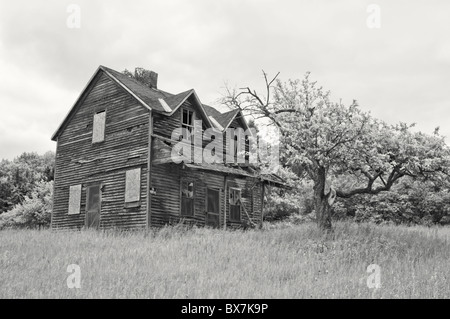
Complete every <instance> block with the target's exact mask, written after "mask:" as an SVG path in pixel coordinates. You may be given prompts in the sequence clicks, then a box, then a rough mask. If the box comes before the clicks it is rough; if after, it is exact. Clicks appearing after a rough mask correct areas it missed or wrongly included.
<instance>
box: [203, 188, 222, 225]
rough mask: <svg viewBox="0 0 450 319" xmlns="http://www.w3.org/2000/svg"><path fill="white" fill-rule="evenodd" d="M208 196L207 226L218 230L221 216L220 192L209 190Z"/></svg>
mask: <svg viewBox="0 0 450 319" xmlns="http://www.w3.org/2000/svg"><path fill="white" fill-rule="evenodd" d="M206 195H207V196H206V226H212V227H217V228H218V227H219V214H220V191H219V190H215V189H210V188H208V189H207V191H206Z"/></svg>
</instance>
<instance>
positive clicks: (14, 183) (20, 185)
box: [0, 151, 55, 214]
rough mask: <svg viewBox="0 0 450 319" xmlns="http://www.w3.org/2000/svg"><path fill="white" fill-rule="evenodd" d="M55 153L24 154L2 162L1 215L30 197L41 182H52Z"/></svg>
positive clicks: (0, 179)
mask: <svg viewBox="0 0 450 319" xmlns="http://www.w3.org/2000/svg"><path fill="white" fill-rule="evenodd" d="M54 164H55V153H53V152H50V151H49V152H47V153H45V154H44V155H38V154H37V153H26V152H25V153H23V154H21V155H20V156H18V157H16V158H15V159H14V160H13V161H9V160H2V161H1V162H0V214H1V213H2V212H5V211H8V210H9V209H11V208H12V207H13V206H14V205H16V204H18V203H21V202H22V201H23V200H24V199H25V197H26V196H29V195H30V194H31V192H32V191H33V189H34V188H35V187H36V184H37V183H39V182H40V181H52V180H53V177H54Z"/></svg>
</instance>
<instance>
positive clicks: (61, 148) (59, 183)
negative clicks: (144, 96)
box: [52, 72, 149, 229]
mask: <svg viewBox="0 0 450 319" xmlns="http://www.w3.org/2000/svg"><path fill="white" fill-rule="evenodd" d="M89 89H91V91H90V92H89V94H88V95H87V96H86V97H85V99H84V100H83V101H81V104H80V105H79V106H78V108H77V111H76V112H75V113H74V115H73V116H72V118H71V119H70V120H69V122H68V125H67V127H66V128H65V129H64V130H63V132H62V134H61V135H60V136H59V138H58V147H57V155H56V172H55V191H54V209H53V216H52V228H53V229H60V228H82V227H83V226H84V224H85V208H86V186H87V185H91V184H94V183H101V184H102V185H103V188H102V193H101V198H102V200H101V216H100V227H101V228H111V227H121V228H129V227H132V228H135V227H145V225H146V209H147V207H146V191H145V189H146V187H145V185H146V182H147V181H146V176H147V154H148V151H147V150H148V123H149V112H148V110H147V109H145V108H144V107H143V106H141V105H140V104H139V103H138V102H137V101H136V100H135V99H134V98H132V97H131V96H130V95H129V94H127V93H125V91H124V90H123V89H122V88H121V87H119V86H118V85H117V84H116V83H115V82H113V81H112V80H111V79H110V78H109V77H108V76H106V75H105V74H103V72H100V73H99V74H98V76H97V78H96V79H94V82H93V83H92V87H91V88H89ZM101 110H106V127H105V141H104V142H101V143H97V144H92V130H93V119H94V114H95V113H96V112H98V111H101ZM138 167H141V196H140V206H139V207H133V208H125V207H124V202H125V175H126V170H127V169H133V168H138ZM79 184H81V185H82V190H81V205H80V206H81V209H80V214H76V215H68V204H69V188H70V186H73V185H79Z"/></svg>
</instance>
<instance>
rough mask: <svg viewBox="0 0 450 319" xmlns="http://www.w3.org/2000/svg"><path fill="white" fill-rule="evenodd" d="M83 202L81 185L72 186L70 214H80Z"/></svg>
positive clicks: (70, 190) (70, 191)
mask: <svg viewBox="0 0 450 319" xmlns="http://www.w3.org/2000/svg"><path fill="white" fill-rule="evenodd" d="M80 204H81V185H75V186H70V189H69V215H74V214H79V213H80Z"/></svg>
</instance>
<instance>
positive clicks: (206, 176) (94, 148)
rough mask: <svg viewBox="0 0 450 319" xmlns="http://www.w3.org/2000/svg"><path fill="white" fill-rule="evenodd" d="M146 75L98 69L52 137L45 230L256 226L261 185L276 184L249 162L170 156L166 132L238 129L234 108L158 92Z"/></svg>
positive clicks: (170, 140) (191, 94)
mask: <svg viewBox="0 0 450 319" xmlns="http://www.w3.org/2000/svg"><path fill="white" fill-rule="evenodd" d="M145 72H147V73H146V76H147V77H146V78H147V81H146V82H143V81H137V80H136V79H134V78H133V77H130V76H128V75H126V74H124V73H120V72H117V71H114V70H112V69H109V68H107V67H104V66H100V67H99V68H98V69H97V70H96V71H95V73H94V75H93V76H92V77H91V79H90V80H89V82H88V83H87V85H86V87H85V88H84V90H83V91H82V92H81V95H80V96H79V98H78V99H77V101H76V102H75V104H74V106H73V107H72V108H71V109H70V111H69V113H68V114H67V116H66V117H65V119H64V121H63V122H62V124H61V125H60V126H59V127H58V129H57V130H56V132H55V133H54V135H53V136H52V140H53V141H56V143H57V147H56V166H55V182H54V195H53V196H54V207H53V213H52V218H51V226H52V229H81V228H84V227H93V228H101V229H106V228H146V227H153V226H163V225H165V224H174V223H179V222H184V223H189V224H196V225H199V226H204V225H206V226H212V227H223V228H226V227H232V228H233V227H239V226H242V225H249V224H250V225H257V224H259V223H261V222H262V216H263V214H262V211H263V202H264V201H263V198H264V193H265V185H267V184H269V183H270V184H271V185H278V184H280V183H281V182H282V181H281V180H280V179H279V178H277V177H276V176H275V175H262V174H259V173H258V171H257V169H256V168H255V167H253V166H252V165H246V164H234V163H232V164H230V163H225V162H224V163H215V164H207V163H185V162H181V163H176V162H175V161H174V160H173V159H172V157H171V150H172V148H173V147H174V145H175V143H178V142H179V140H174V139H173V138H172V132H173V131H174V129H176V128H179V127H182V128H187V129H189V130H191V129H195V128H194V120H201V121H202V122H201V123H202V127H201V128H200V129H201V130H202V131H203V130H205V129H207V128H214V129H216V130H219V131H220V132H221V133H224V132H225V130H226V129H227V128H237V127H242V128H243V129H246V128H247V127H248V125H247V123H246V120H245V118H244V117H243V115H242V113H241V111H240V110H231V111H228V112H220V111H218V110H216V109H215V108H213V107H210V106H207V105H204V104H202V103H201V102H200V100H199V97H198V96H197V94H196V92H195V91H194V90H188V91H185V92H182V93H179V94H170V93H167V92H165V91H162V90H160V89H158V86H157V79H158V75H157V74H156V73H154V72H150V71H145ZM197 122H198V121H197ZM197 129H199V128H197ZM202 145H203V147H204V144H202Z"/></svg>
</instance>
